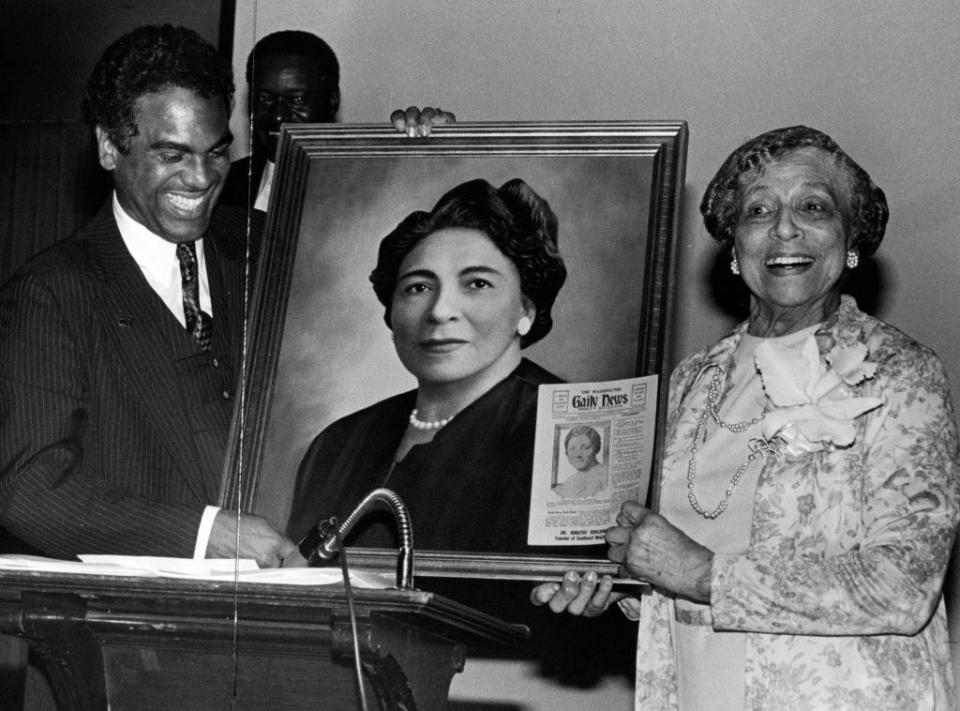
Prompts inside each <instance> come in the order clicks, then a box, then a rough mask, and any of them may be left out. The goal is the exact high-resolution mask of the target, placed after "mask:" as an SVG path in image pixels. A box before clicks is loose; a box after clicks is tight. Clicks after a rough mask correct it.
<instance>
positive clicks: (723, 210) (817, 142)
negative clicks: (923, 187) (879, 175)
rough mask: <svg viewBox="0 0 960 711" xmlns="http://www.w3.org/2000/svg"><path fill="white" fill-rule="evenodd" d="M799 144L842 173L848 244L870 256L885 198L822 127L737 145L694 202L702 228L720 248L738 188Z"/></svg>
mask: <svg viewBox="0 0 960 711" xmlns="http://www.w3.org/2000/svg"><path fill="white" fill-rule="evenodd" d="M803 148H816V149H819V150H821V151H823V152H824V153H826V154H828V155H829V156H830V157H831V158H832V159H833V162H834V164H835V165H836V167H837V168H838V169H839V170H840V171H841V173H842V174H843V175H844V176H846V181H845V182H846V185H845V186H843V187H844V192H845V193H846V194H845V195H844V196H843V197H844V201H845V203H846V205H844V206H843V207H844V215H845V217H846V220H845V222H846V224H847V230H848V236H849V237H850V244H851V245H852V246H853V247H855V248H856V249H857V250H858V251H859V252H860V253H861V254H863V255H870V254H873V253H874V252H875V251H876V250H877V247H879V246H880V241H881V240H882V239H883V233H884V230H885V229H886V226H887V217H888V216H889V210H888V209H887V199H886V196H884V194H883V191H882V190H881V189H880V188H878V187H877V186H876V185H874V183H873V181H872V180H871V179H870V176H869V175H868V174H867V171H865V170H864V169H863V168H861V167H860V165H859V164H857V162H856V161H854V160H853V158H851V157H850V156H849V155H847V154H846V153H845V152H844V151H843V150H842V149H841V148H840V146H838V145H837V144H836V142H835V141H834V140H833V139H832V138H830V136H828V135H827V134H825V133H823V132H822V131H818V130H816V129H815V128H809V127H807V126H790V127H788V128H778V129H776V130H774V131H768V132H767V133H764V134H762V135H760V136H757V137H756V138H754V139H752V140H749V141H747V142H746V143H744V144H743V145H742V146H740V147H739V148H737V149H736V150H735V151H734V152H733V153H731V154H730V156H729V157H728V158H727V159H726V160H725V161H724V163H723V165H722V166H720V170H718V171H717V174H716V175H715V176H713V180H711V181H710V184H709V185H708V186H707V190H706V192H705V193H704V194H703V200H702V201H701V202H700V214H701V215H703V224H704V226H705V227H706V228H707V232H709V233H710V235H711V236H712V237H713V238H714V239H715V240H717V241H718V242H720V244H721V245H723V246H724V247H728V248H729V247H730V246H731V245H732V244H733V235H734V229H735V228H736V225H737V219H738V216H739V214H740V208H741V199H742V189H743V187H744V186H745V185H746V184H747V183H748V181H749V179H750V178H751V177H756V176H759V175H760V174H761V173H762V172H763V169H764V168H765V167H766V166H767V165H769V164H770V163H773V162H776V161H778V160H780V159H781V158H782V157H783V156H785V155H787V154H789V153H792V152H793V151H796V150H799V149H803Z"/></svg>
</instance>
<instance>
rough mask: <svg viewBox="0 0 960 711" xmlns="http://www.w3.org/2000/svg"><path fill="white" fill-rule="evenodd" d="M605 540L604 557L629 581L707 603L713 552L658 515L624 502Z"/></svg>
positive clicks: (639, 505)
mask: <svg viewBox="0 0 960 711" xmlns="http://www.w3.org/2000/svg"><path fill="white" fill-rule="evenodd" d="M606 539H607V543H609V544H610V550H609V551H608V553H607V556H608V557H609V558H610V560H612V561H613V562H615V563H620V564H621V565H622V566H623V569H624V572H626V573H627V574H628V575H629V576H630V577H633V578H637V579H639V580H644V581H647V582H649V583H651V584H653V585H654V586H656V587H658V588H661V589H663V590H668V591H670V592H672V593H676V594H677V595H680V596H682V597H685V598H688V599H690V600H693V601H695V602H706V603H708V602H710V571H711V567H712V564H713V552H712V551H711V550H710V549H709V548H706V547H704V546H702V545H700V544H699V543H697V542H696V541H694V540H693V539H692V538H690V537H689V536H688V535H687V534H685V533H684V532H683V531H681V530H680V529H679V528H677V527H676V526H674V525H673V524H671V523H670V522H669V521H667V519H665V518H664V517H663V516H661V515H660V514H657V513H654V512H653V511H651V510H650V509H648V508H647V507H646V506H643V505H641V504H639V503H637V502H636V501H627V502H625V503H624V504H623V506H622V507H621V509H620V515H619V516H617V525H616V526H614V527H612V528H609V529H607V536H606Z"/></svg>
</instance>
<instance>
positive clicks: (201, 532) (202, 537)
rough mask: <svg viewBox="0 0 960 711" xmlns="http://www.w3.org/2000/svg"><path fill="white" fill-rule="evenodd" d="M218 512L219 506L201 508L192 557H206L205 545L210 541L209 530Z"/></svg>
mask: <svg viewBox="0 0 960 711" xmlns="http://www.w3.org/2000/svg"><path fill="white" fill-rule="evenodd" d="M218 513H220V507H219V506H207V507H206V508H205V509H204V510H203V516H201V517H200V525H199V526H198V527H197V542H196V544H195V545H194V548H193V559H194V560H201V559H203V558H206V557H207V545H209V543H210V531H212V530H213V522H214V520H215V519H216V518H217V514H218Z"/></svg>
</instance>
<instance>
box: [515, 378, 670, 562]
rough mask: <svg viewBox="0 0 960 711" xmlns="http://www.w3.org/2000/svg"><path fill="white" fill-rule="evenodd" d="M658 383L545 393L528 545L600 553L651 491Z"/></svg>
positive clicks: (544, 388) (546, 388)
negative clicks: (623, 512)
mask: <svg viewBox="0 0 960 711" xmlns="http://www.w3.org/2000/svg"><path fill="white" fill-rule="evenodd" d="M656 419H657V376H656V375H649V376H645V377H641V378H628V379H625V380H611V381H608V382H599V383H562V384H559V385H541V386H540V389H539V395H538V399H537V434H536V440H535V444H534V447H535V449H534V454H533V480H532V485H531V489H530V523H529V528H528V529H527V543H528V544H530V545H537V546H543V545H547V546H549V545H558V546H560V545H563V546H569V545H594V544H597V543H602V542H603V536H604V533H605V531H606V529H607V528H608V527H610V526H613V525H616V519H617V514H618V513H619V511H620V505H621V504H622V503H623V502H624V501H627V500H630V499H634V500H639V501H643V500H644V499H645V498H646V495H647V487H648V486H649V483H650V466H651V463H652V461H653V444H654V433H655V430H656Z"/></svg>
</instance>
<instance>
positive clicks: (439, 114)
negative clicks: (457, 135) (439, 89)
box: [390, 106, 457, 138]
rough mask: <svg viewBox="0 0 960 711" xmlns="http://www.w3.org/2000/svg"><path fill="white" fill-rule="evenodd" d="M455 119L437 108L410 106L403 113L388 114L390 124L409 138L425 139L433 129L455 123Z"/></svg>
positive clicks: (447, 112) (401, 111)
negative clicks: (440, 125)
mask: <svg viewBox="0 0 960 711" xmlns="http://www.w3.org/2000/svg"><path fill="white" fill-rule="evenodd" d="M456 121H457V117H456V116H454V115H453V114H452V113H451V112H449V111H443V110H442V109H441V108H440V107H439V106H438V107H436V108H434V107H433V106H424V107H423V108H422V109H421V108H419V107H417V106H410V107H409V108H407V109H406V111H404V110H403V109H397V110H396V111H394V112H393V113H392V114H390V122H391V123H392V124H393V125H394V128H396V129H397V130H398V131H400V132H401V133H406V134H407V135H408V136H409V137H410V138H416V137H417V136H420V137H421V138H426V137H427V136H429V135H430V132H431V131H433V127H434V126H437V125H439V124H443V123H456Z"/></svg>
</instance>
